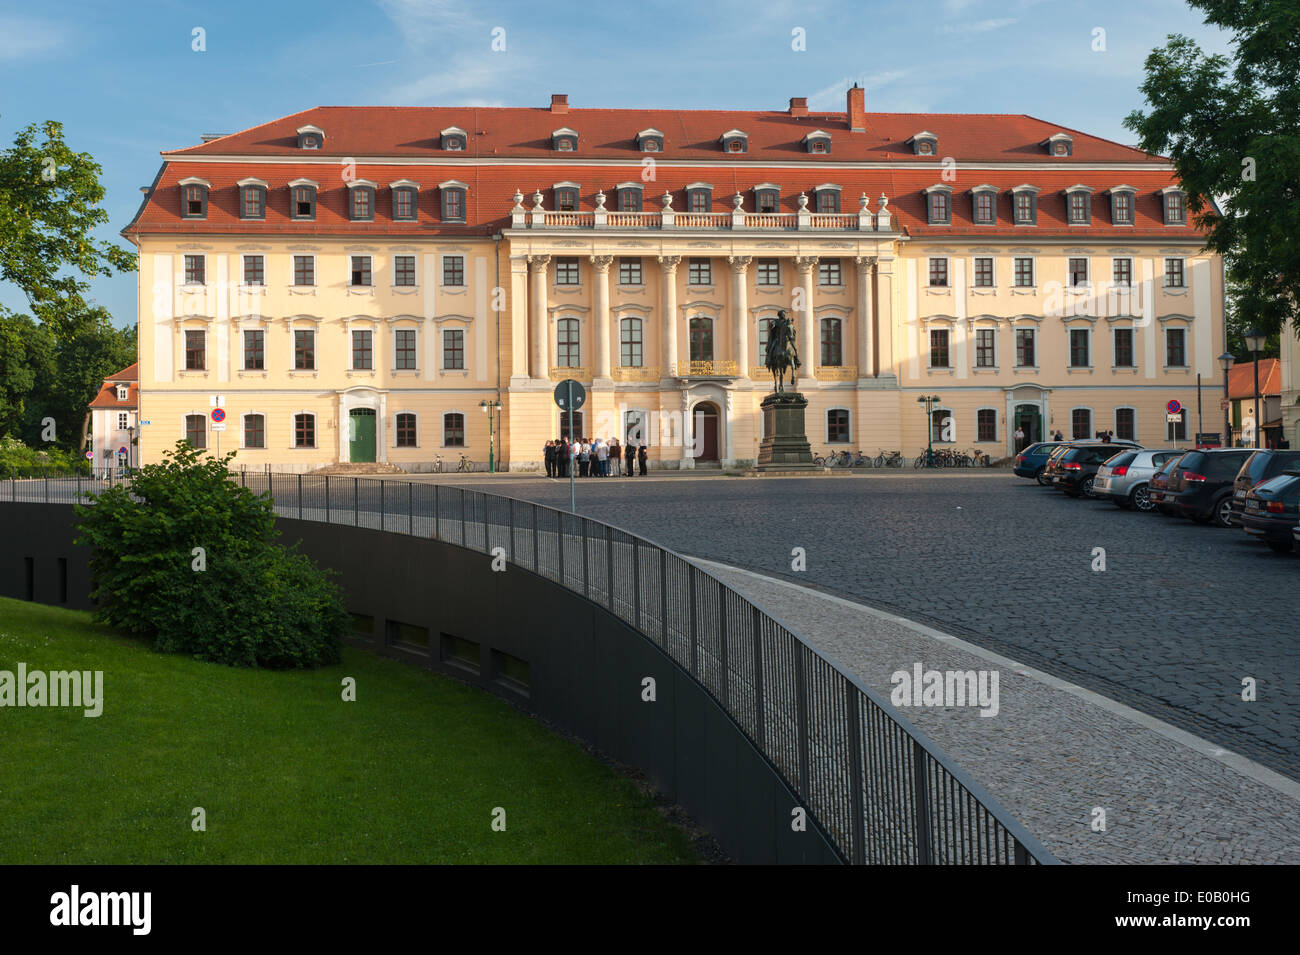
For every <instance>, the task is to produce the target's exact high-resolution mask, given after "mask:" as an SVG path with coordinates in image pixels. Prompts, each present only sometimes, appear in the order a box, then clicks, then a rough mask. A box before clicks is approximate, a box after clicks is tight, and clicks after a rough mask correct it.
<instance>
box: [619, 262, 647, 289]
mask: <svg viewBox="0 0 1300 955" xmlns="http://www.w3.org/2000/svg"><path fill="white" fill-rule="evenodd" d="M618 284H619V285H641V284H643V281H642V277H641V259H640V258H639V257H637V258H624V259H619V260H618Z"/></svg>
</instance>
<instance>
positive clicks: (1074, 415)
mask: <svg viewBox="0 0 1300 955" xmlns="http://www.w3.org/2000/svg"><path fill="white" fill-rule="evenodd" d="M1092 436H1093V434H1092V411H1091V409H1089V408H1075V409H1074V410H1073V411H1071V412H1070V437H1071V438H1073V439H1075V440H1076V441H1083V440H1087V439H1088V438H1091V437H1092Z"/></svg>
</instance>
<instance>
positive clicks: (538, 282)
mask: <svg viewBox="0 0 1300 955" xmlns="http://www.w3.org/2000/svg"><path fill="white" fill-rule="evenodd" d="M550 262H551V257H550V256H549V255H530V256H528V280H529V283H528V284H529V285H531V286H532V287H531V288H530V289H529V294H528V308H529V312H528V338H529V347H530V349H531V352H532V354H531V358H530V360H529V372H530V373H531V374H532V376H533V377H534V378H549V377H550V376H551V373H550V367H549V365H548V360H549V357H550V350H549V349H550V346H549V344H548V343H547V341H546V339H547V335H546V269H547V266H548V265H549V264H550Z"/></svg>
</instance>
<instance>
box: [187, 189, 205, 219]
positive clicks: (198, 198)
mask: <svg viewBox="0 0 1300 955" xmlns="http://www.w3.org/2000/svg"><path fill="white" fill-rule="evenodd" d="M203 198H204V197H203V187H202V186H186V187H185V215H186V217H187V218H188V217H190V216H199V217H202V215H203Z"/></svg>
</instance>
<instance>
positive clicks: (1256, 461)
mask: <svg viewBox="0 0 1300 955" xmlns="http://www.w3.org/2000/svg"><path fill="white" fill-rule="evenodd" d="M1291 469H1296V470H1300V451H1272V450H1265V449H1260V450H1258V451H1256V452H1255V453H1254V454H1252V455H1251V456H1250V457H1249V458H1247V459H1246V463H1245V464H1243V465H1242V466H1241V470H1240V471H1238V472H1237V479H1236V481H1234V482H1233V485H1232V523H1233V524H1235V525H1237V526H1240V525H1241V512H1242V509H1243V508H1244V507H1245V505H1246V492H1247V491H1249V490H1250V489H1251V488H1252V487H1255V486H1256V485H1259V484H1263V483H1264V482H1265V481H1267V480H1268V479H1269V478H1274V477H1277V476H1278V475H1279V474H1281V473H1282V472H1283V471H1287V470H1291Z"/></svg>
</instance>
